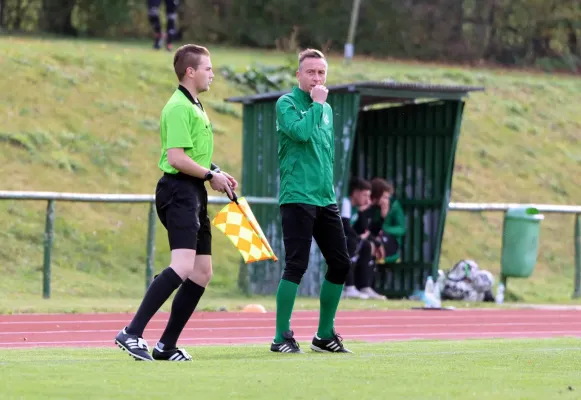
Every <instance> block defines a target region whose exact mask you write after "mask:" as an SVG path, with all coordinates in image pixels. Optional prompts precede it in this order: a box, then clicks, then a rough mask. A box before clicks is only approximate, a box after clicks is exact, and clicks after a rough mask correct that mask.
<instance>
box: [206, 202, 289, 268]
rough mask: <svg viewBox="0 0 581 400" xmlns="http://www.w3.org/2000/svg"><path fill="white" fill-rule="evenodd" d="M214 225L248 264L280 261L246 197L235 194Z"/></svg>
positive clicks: (217, 216) (216, 218)
mask: <svg viewBox="0 0 581 400" xmlns="http://www.w3.org/2000/svg"><path fill="white" fill-rule="evenodd" d="M212 225H214V226H215V227H216V228H217V229H218V230H219V231H221V232H222V233H224V234H225V235H226V236H227V237H228V239H230V241H231V242H232V243H233V244H234V246H235V247H236V248H237V249H238V251H239V252H240V254H241V255H242V258H243V259H244V262H245V263H246V264H249V263H252V262H256V261H262V260H274V261H277V260H278V258H277V257H276V255H275V254H274V252H273V251H272V248H271V247H270V244H269V243H268V240H267V239H266V236H264V233H263V232H262V229H260V225H259V224H258V221H257V220H256V217H255V216H254V214H253V213H252V210H251V209H250V206H249V205H248V202H247V201H246V199H245V198H244V197H240V198H237V197H236V194H234V193H233V199H232V201H231V202H230V203H228V205H226V206H225V207H224V208H223V209H222V210H220V212H219V213H218V214H216V217H214V219H213V220H212Z"/></svg>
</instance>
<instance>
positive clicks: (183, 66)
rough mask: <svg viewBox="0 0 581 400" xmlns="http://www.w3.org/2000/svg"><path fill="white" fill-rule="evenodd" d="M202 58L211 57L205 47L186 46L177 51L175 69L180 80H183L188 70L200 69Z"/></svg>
mask: <svg viewBox="0 0 581 400" xmlns="http://www.w3.org/2000/svg"><path fill="white" fill-rule="evenodd" d="M201 56H208V57H210V52H209V51H208V49H207V48H205V47H204V46H198V45H197V44H184V45H183V46H181V47H180V48H178V49H177V50H176V53H175V55H174V57H173V68H174V71H175V73H176V76H177V77H178V80H180V81H181V80H182V79H183V77H184V75H185V74H186V70H187V69H188V68H190V67H192V68H193V69H194V70H196V69H198V67H199V66H200V58H201Z"/></svg>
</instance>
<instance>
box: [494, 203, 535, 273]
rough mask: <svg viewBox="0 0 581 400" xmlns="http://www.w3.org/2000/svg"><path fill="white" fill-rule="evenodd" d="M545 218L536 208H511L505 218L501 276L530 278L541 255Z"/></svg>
mask: <svg viewBox="0 0 581 400" xmlns="http://www.w3.org/2000/svg"><path fill="white" fill-rule="evenodd" d="M543 219H544V216H543V215H542V214H540V213H539V210H538V209H536V208H534V207H524V208H511V209H509V210H508V211H507V212H506V214H505V216H504V231H503V234H502V257H501V275H502V277H503V278H507V277H516V278H528V277H529V276H531V274H532V273H533V270H534V268H535V264H536V263H537V257H538V253H539V236H540V230H541V221H542V220H543Z"/></svg>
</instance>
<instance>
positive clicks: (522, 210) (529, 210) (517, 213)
mask: <svg viewBox="0 0 581 400" xmlns="http://www.w3.org/2000/svg"><path fill="white" fill-rule="evenodd" d="M506 218H512V219H526V220H531V221H540V220H543V219H544V218H545V216H544V215H543V214H541V212H540V211H539V209H538V208H535V207H526V206H525V207H514V208H509V209H508V210H507V211H506Z"/></svg>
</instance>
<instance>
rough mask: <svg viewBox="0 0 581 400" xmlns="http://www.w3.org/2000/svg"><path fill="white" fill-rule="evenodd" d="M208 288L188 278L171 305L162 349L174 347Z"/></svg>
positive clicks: (160, 340) (162, 338) (161, 341)
mask: <svg viewBox="0 0 581 400" xmlns="http://www.w3.org/2000/svg"><path fill="white" fill-rule="evenodd" d="M205 290H206V288H204V287H203V286H200V285H198V284H197V283H195V282H193V281H191V280H189V279H186V280H185V281H184V283H183V284H182V286H181V287H180V289H179V290H178V292H177V293H176V296H175V297H174V299H173V303H172V305H171V314H170V315H169V320H168V322H167V326H166V328H165V331H164V332H163V335H161V339H159V342H160V344H161V346H160V347H161V350H164V349H166V350H167V349H174V348H175V347H176V344H177V342H178V338H179V336H180V335H181V333H182V330H183V329H184V327H185V326H186V324H187V323H188V321H189V319H190V317H191V316H192V314H193V312H194V310H195V309H196V306H197V305H198V302H199V301H200V298H201V297H202V295H203V294H204V291H205Z"/></svg>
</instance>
